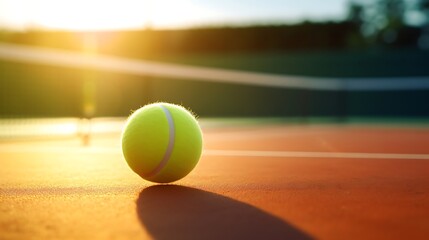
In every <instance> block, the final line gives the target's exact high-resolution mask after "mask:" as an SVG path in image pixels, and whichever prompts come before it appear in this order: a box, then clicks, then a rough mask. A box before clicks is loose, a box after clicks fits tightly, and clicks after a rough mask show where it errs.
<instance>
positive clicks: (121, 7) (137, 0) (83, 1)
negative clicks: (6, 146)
mask: <svg viewBox="0 0 429 240" xmlns="http://www.w3.org/2000/svg"><path fill="white" fill-rule="evenodd" d="M32 8H33V11H34V12H35V14H34V19H33V22H34V24H36V25H37V26H40V27H44V28H51V29H68V30H106V29H123V28H128V29H133V28H134V29H136V28H144V27H149V26H150V27H158V28H172V27H180V26H185V25H186V26H189V25H193V24H194V25H195V24H197V23H200V22H201V20H202V19H207V18H215V16H216V14H215V13H214V11H211V10H209V9H205V8H203V7H201V6H197V5H195V4H194V3H192V1H190V0H176V1H172V0H122V1H99V0H93V1H87V0H75V1H57V0H39V1H37V4H32Z"/></svg>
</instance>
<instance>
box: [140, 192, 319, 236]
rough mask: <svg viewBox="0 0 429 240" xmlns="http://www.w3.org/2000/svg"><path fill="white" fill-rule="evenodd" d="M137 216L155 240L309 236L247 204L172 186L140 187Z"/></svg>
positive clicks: (208, 193)
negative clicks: (141, 189)
mask: <svg viewBox="0 0 429 240" xmlns="http://www.w3.org/2000/svg"><path fill="white" fill-rule="evenodd" d="M137 215H138V217H139V219H140V221H141V224H142V225H143V227H144V228H146V229H147V231H148V232H149V234H151V236H152V237H154V238H155V239H222V240H225V239H302V240H303V239H312V238H311V237H310V236H309V235H307V234H306V233H304V232H302V231H300V230H299V229H297V228H296V227H293V226H292V225H290V224H288V223H286V222H284V221H283V220H281V219H279V218H277V217H275V216H273V215H270V214H269V213H266V212H263V211H261V210H260V209H258V208H255V207H253V206H250V205H248V204H245V203H242V202H239V201H236V200H233V199H231V198H228V197H224V196H221V195H218V194H214V193H210V192H207V191H202V190H198V189H194V188H189V187H182V186H175V185H156V186H151V187H148V188H145V189H143V191H141V193H140V195H139V198H138V199H137Z"/></svg>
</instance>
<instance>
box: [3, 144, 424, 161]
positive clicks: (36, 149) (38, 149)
mask: <svg viewBox="0 0 429 240" xmlns="http://www.w3.org/2000/svg"><path fill="white" fill-rule="evenodd" d="M70 152H72V153H83V154H85V153H90V154H116V155H122V151H121V148H120V147H118V146H111V147H106V146H92V147H82V146H71V147H67V146H61V147H60V146H19V145H18V146H17V145H14V146H7V145H3V146H1V145H0V153H59V154H61V153H70ZM203 156H219V157H274V158H359V159H420V160H429V154H413V153H358V152H296V151H257V150H204V151H203Z"/></svg>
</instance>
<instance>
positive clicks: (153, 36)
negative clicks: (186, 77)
mask: <svg viewBox="0 0 429 240" xmlns="http://www.w3.org/2000/svg"><path fill="white" fill-rule="evenodd" d="M428 2H429V0H414V1H403V0H378V1H371V2H370V3H368V1H359V0H353V1H350V2H349V5H348V14H347V16H346V18H345V19H344V20H343V21H338V22H333V21H327V22H311V21H304V22H302V23H299V24H293V25H282V24H279V25H260V26H244V27H232V26H230V27H207V28H193V29H182V30H151V29H142V30H123V31H104V32H68V31H52V30H51V31H48V30H40V29H39V30H37V29H33V30H28V31H25V32H11V31H5V30H4V31H1V32H0V41H3V42H12V43H20V44H28V45H37V46H46V47H55V48H61V49H70V50H83V51H96V52H99V53H105V54H114V55H120V56H127V57H137V58H140V57H150V56H151V55H160V54H161V55H162V54H181V53H223V52H274V51H277V52H281V51H291V50H343V49H367V48H373V47H416V48H420V49H429V27H428V25H429V24H428V23H429V10H428V9H429V7H428V6H429V3H428ZM407 19H411V20H407ZM410 21H411V24H410V23H409V22H410ZM413 21H414V23H413ZM416 22H417V23H416Z"/></svg>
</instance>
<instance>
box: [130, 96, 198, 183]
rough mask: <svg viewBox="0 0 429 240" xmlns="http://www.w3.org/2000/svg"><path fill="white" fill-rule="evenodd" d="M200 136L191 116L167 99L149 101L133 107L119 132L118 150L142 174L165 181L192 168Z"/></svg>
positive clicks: (173, 178)
mask: <svg viewBox="0 0 429 240" xmlns="http://www.w3.org/2000/svg"><path fill="white" fill-rule="evenodd" d="M202 147H203V139H202V133H201V129H200V126H199V125H198V122H197V120H196V119H195V117H194V116H193V115H192V114H191V113H190V112H189V111H188V110H186V109H185V108H183V107H181V106H178V105H174V104H170V103H162V102H161V103H153V104H149V105H146V106H144V107H142V108H140V109H138V110H137V111H135V112H134V113H133V114H131V116H130V117H129V118H128V120H127V123H126V125H125V128H124V130H123V132H122V153H123V155H124V158H125V160H126V161H127V163H128V165H129V166H130V168H131V169H132V170H133V171H134V172H135V173H137V174H138V175H140V176H141V177H142V178H144V179H146V180H148V181H152V182H157V183H168V182H174V181H176V180H179V179H181V178H183V177H185V176H186V175H188V173H190V172H191V171H192V169H194V167H195V166H196V165H197V163H198V160H199V159H200V157H201V152H202Z"/></svg>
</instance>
